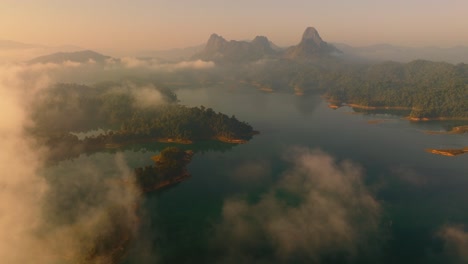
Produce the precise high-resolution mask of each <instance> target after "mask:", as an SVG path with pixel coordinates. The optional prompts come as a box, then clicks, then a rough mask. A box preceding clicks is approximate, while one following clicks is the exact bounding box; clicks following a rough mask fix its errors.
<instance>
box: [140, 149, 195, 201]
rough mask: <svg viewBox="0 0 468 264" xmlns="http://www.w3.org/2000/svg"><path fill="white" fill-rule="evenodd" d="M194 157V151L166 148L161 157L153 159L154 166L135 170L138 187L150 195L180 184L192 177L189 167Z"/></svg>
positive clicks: (160, 154) (157, 156)
mask: <svg viewBox="0 0 468 264" xmlns="http://www.w3.org/2000/svg"><path fill="white" fill-rule="evenodd" d="M192 157H193V151H190V150H186V151H184V150H181V149H179V148H177V147H168V148H165V149H164V150H163V151H161V153H159V155H156V156H154V157H152V159H153V161H154V163H155V164H154V165H153V166H146V167H142V168H136V169H135V179H136V185H137V186H138V187H139V188H140V189H141V190H142V192H143V193H149V192H153V191H157V190H161V189H163V188H167V187H169V186H172V185H174V184H178V183H180V182H182V181H184V180H186V179H187V178H189V177H190V174H189V172H188V171H187V165H188V164H189V163H190V161H191V160H192Z"/></svg>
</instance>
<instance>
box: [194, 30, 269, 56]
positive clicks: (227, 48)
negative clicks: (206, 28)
mask: <svg viewBox="0 0 468 264" xmlns="http://www.w3.org/2000/svg"><path fill="white" fill-rule="evenodd" d="M273 47H276V46H273V45H272V44H271V41H269V40H268V38H267V37H265V36H257V37H255V38H254V39H253V40H252V41H237V40H231V41H227V40H226V39H224V38H223V37H222V36H219V35H217V34H212V35H211V36H210V38H209V39H208V42H207V43H206V46H205V48H204V49H203V50H202V51H201V52H200V53H198V54H196V55H195V56H193V57H192V59H201V60H207V61H216V62H222V61H224V62H226V61H229V62H246V61H255V60H259V59H264V58H271V57H275V56H276V55H277V51H275V50H274V49H273Z"/></svg>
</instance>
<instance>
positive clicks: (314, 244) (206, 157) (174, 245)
mask: <svg viewBox="0 0 468 264" xmlns="http://www.w3.org/2000/svg"><path fill="white" fill-rule="evenodd" d="M128 63H130V62H128ZM132 63H134V65H133V66H132V67H129V68H132V69H126V70H128V71H130V72H131V71H133V70H135V69H134V68H138V67H140V68H139V70H142V69H143V68H144V69H145V70H144V71H147V73H148V72H158V73H160V72H161V71H166V70H168V69H164V70H161V69H158V70H154V69H150V68H151V67H148V65H146V66H145V65H143V66H141V65H139V64H137V62H135V61H133V62H132ZM138 63H141V62H138ZM108 66H109V65H108ZM166 66H167V65H166ZM2 67H3V68H1V71H0V72H1V74H0V100H1V101H0V107H1V110H2V111H1V114H2V122H1V123H0V129H1V130H0V137H1V139H2V140H1V142H2V147H1V151H0V166H1V169H2V171H4V175H3V176H2V177H1V178H0V241H1V242H0V262H2V263H11V264H16V263H39V264H42V263H44V264H45V263H91V264H93V263H99V264H101V263H102V264H108V263H119V260H120V258H121V257H122V256H121V253H122V252H123V250H122V249H123V248H128V252H127V251H126V252H125V254H124V261H123V263H155V262H157V263H158V262H159V263H239V262H244V263H290V262H298V263H362V262H365V261H370V262H373V263H417V262H420V263H421V262H423V263H443V262H445V263H463V262H464V261H466V259H467V253H466V245H467V243H468V242H467V241H468V239H467V229H466V227H465V226H464V225H463V224H464V223H468V214H467V213H466V212H468V207H467V205H466V203H465V201H466V199H467V198H468V196H467V195H466V191H465V190H466V187H467V186H468V178H466V171H467V164H468V162H467V161H468V160H467V158H468V157H467V156H466V155H465V156H459V157H453V158H450V157H442V156H435V155H432V154H429V153H426V152H424V149H425V148H432V147H434V148H444V147H454V148H459V147H465V146H467V145H468V139H467V138H466V135H428V134H425V133H423V132H424V130H441V129H443V128H444V126H445V125H446V124H445V123H441V122H432V123H424V124H415V123H410V122H408V121H407V120H403V119H401V118H399V117H395V116H391V115H385V114H381V115H357V114H351V112H352V109H350V108H346V107H345V108H341V109H338V110H332V109H329V108H327V104H326V102H324V101H323V100H322V98H321V97H320V96H318V95H306V96H302V97H298V96H293V95H289V94H281V93H273V94H268V93H262V92H259V91H257V90H254V89H253V88H252V87H242V86H239V87H228V88H226V87H223V86H221V85H220V86H213V87H211V86H209V85H206V86H205V87H204V88H201V89H195V88H193V89H177V90H175V92H176V93H177V95H178V99H179V100H180V102H181V103H182V104H184V105H188V106H200V105H203V106H205V107H207V108H213V109H214V110H215V111H220V112H223V113H226V114H227V115H229V116H230V115H235V116H236V117H237V118H238V119H239V120H243V121H247V122H248V123H250V124H251V125H252V126H253V127H254V129H256V130H259V131H260V132H261V134H260V135H257V136H255V137H254V138H253V139H252V140H251V141H249V142H248V143H247V144H243V145H232V146H231V145H229V146H225V145H222V146H214V145H215V144H214V143H209V142H201V143H197V144H194V145H187V146H182V147H183V148H184V149H193V150H195V152H196V155H195V156H194V159H193V161H192V163H191V164H190V165H189V171H190V172H191V174H192V178H191V179H189V180H187V181H186V182H183V183H181V184H179V185H177V186H174V187H173V188H169V189H167V190H164V191H163V192H160V193H157V194H152V195H147V196H145V197H141V195H140V193H139V192H138V191H137V190H136V189H135V187H134V185H133V184H132V181H131V180H130V179H131V176H132V169H133V168H135V167H141V166H146V165H149V164H151V163H152V161H151V160H150V159H149V157H151V156H152V155H154V154H157V153H159V151H160V150H161V149H162V148H163V147H164V146H166V145H164V144H160V143H155V144H143V145H137V146H134V147H128V148H123V149H120V150H108V151H102V152H96V153H93V154H82V155H80V156H78V157H76V158H74V159H70V160H61V161H58V162H56V163H54V164H50V163H46V161H45V157H46V156H47V153H48V152H49V150H48V149H47V148H45V147H44V146H39V145H38V144H37V142H36V141H35V140H34V138H33V137H31V135H30V134H29V133H28V128H30V127H31V126H34V123H32V121H31V107H30V105H31V104H32V103H33V102H34V101H35V100H39V99H40V98H39V97H37V95H38V94H40V92H41V91H44V90H45V89H49V87H50V85H51V84H53V83H54V82H55V81H63V80H69V81H70V80H73V79H74V78H79V76H85V75H86V73H87V72H88V71H93V67H96V66H95V65H94V64H93V65H74V64H69V63H68V64H63V65H57V64H34V65H9V66H2ZM115 67H116V68H111V69H107V70H106V69H104V70H103V69H101V72H99V73H95V74H96V75H98V74H100V73H104V75H105V74H108V75H107V77H109V78H110V77H112V76H114V75H117V74H118V73H119V72H120V71H124V70H123V69H122V68H119V67H120V66H119V67H117V66H115ZM177 67H180V68H184V69H185V68H197V70H207V69H210V67H212V65H211V64H209V63H208V64H203V65H202V64H197V63H195V64H193V65H191V64H190V65H189V64H180V65H178V66H176V65H172V66H171V67H170V68H171V69H170V70H172V71H174V70H176V69H175V68H177ZM177 70H179V69H177ZM106 71H107V72H106ZM75 74H76V75H75ZM107 77H106V78H107ZM87 78H89V79H87V80H86V82H87V83H88V82H89V83H91V82H93V81H97V80H100V79H99V78H98V79H93V76H87ZM101 78H104V77H102V76H101ZM154 88H155V86H154V85H153V84H144V85H140V84H135V83H131V82H129V83H126V84H125V85H120V86H119V85H116V86H115V87H114V88H113V89H111V90H110V92H111V93H117V94H118V93H124V94H127V93H128V94H131V95H132V98H133V99H135V101H134V102H135V105H133V106H132V107H135V108H138V107H141V108H147V107H152V106H154V105H159V104H162V103H164V98H162V95H161V93H159V92H158V91H156V90H155V89H154ZM69 103H70V104H69V105H72V104H73V102H72V101H70V102H69ZM76 114H78V113H76ZM375 119H385V120H384V122H381V123H376V124H369V122H368V121H372V120H375Z"/></svg>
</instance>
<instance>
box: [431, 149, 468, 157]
mask: <svg viewBox="0 0 468 264" xmlns="http://www.w3.org/2000/svg"><path fill="white" fill-rule="evenodd" d="M426 151H427V152H429V153H432V154H437V155H442V156H449V157H453V156H458V155H463V154H465V153H468V147H466V148H462V149H426Z"/></svg>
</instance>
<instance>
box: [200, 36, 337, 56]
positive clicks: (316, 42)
mask: <svg viewBox="0 0 468 264" xmlns="http://www.w3.org/2000/svg"><path fill="white" fill-rule="evenodd" d="M340 53H341V51H339V50H338V49H337V48H335V47H334V46H333V45H331V44H328V43H326V42H324V41H323V40H322V38H321V37H320V35H319V34H318V31H317V30H316V29H315V28H313V27H309V28H307V29H306V30H305V32H304V34H303V36H302V40H301V42H300V43H299V44H297V45H296V46H292V47H289V48H287V49H281V48H279V47H278V46H276V45H275V44H273V42H271V41H270V40H268V38H267V37H265V36H257V37H255V38H254V39H253V40H252V41H237V40H231V41H227V40H225V39H224V38H223V37H221V36H219V35H217V34H212V35H211V36H210V38H209V39H208V42H207V43H206V46H205V48H204V49H203V50H202V51H201V52H199V53H197V54H195V55H194V56H193V57H192V59H201V60H207V61H216V62H226V61H228V62H245V61H255V60H259V59H271V58H287V59H301V60H302V59H312V58H317V57H323V56H330V55H335V54H340Z"/></svg>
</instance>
